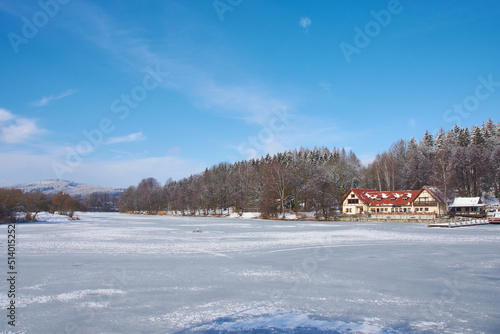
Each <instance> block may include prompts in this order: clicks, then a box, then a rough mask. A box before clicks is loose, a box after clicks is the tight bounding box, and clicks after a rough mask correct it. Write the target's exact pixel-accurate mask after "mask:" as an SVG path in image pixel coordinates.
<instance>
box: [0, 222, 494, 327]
mask: <svg viewBox="0 0 500 334" xmlns="http://www.w3.org/2000/svg"><path fill="white" fill-rule="evenodd" d="M79 216H80V218H81V220H80V221H73V222H69V221H65V222H61V223H58V222H52V223H36V224H20V225H17V229H16V245H17V254H16V260H17V272H18V275H17V279H16V292H17V293H16V304H17V310H16V312H17V313H16V315H17V319H16V322H17V325H16V327H15V328H14V327H11V326H9V325H8V324H7V320H8V318H6V316H5V315H6V314H7V311H6V305H7V302H8V299H7V296H6V293H4V291H5V292H6V291H7V290H8V288H7V282H6V279H7V278H8V277H7V271H8V269H7V263H6V262H7V260H6V258H7V249H6V246H5V245H6V241H7V226H6V225H2V226H0V228H1V230H2V235H3V237H2V240H1V245H2V259H3V260H2V265H1V267H2V268H3V270H2V272H1V273H0V275H1V277H0V278H1V280H0V281H1V282H2V283H1V289H2V293H1V300H0V301H1V304H2V309H3V315H2V317H1V319H3V320H1V321H2V322H1V324H0V330H3V332H2V333H9V331H10V332H12V333H26V334H31V333H51V334H52V333H54V334H60V333H92V334H95V333H322V332H328V333H500V312H499V309H500V256H499V254H500V226H499V225H483V226H475V227H462V228H453V229H439V228H427V227H426V226H425V225H424V224H409V223H354V222H352V223H351V222H336V223H318V222H290V221H285V222H282V221H263V220H244V219H229V218H227V219H226V218H190V217H165V216H130V215H122V214H111V213H82V214H80V215H79ZM196 229H200V230H201V232H199V233H197V232H193V231H194V230H196Z"/></svg>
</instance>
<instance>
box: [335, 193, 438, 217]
mask: <svg viewBox="0 0 500 334" xmlns="http://www.w3.org/2000/svg"><path fill="white" fill-rule="evenodd" d="M342 212H343V213H344V214H348V215H359V214H368V213H370V214H437V215H441V214H446V212H447V203H446V199H445V197H444V196H443V194H442V193H441V191H440V190H439V189H437V188H435V187H422V189H420V190H401V191H377V190H375V189H356V188H352V189H350V190H349V191H348V192H347V194H345V195H344V197H343V198H342Z"/></svg>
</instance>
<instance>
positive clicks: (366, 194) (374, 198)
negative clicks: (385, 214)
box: [342, 187, 446, 206]
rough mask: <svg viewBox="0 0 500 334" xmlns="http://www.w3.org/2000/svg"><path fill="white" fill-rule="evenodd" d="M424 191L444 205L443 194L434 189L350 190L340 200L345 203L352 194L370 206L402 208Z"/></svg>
mask: <svg viewBox="0 0 500 334" xmlns="http://www.w3.org/2000/svg"><path fill="white" fill-rule="evenodd" d="M424 190H427V191H428V192H429V194H430V195H431V196H432V197H433V198H434V200H436V201H438V202H441V203H446V198H445V196H444V195H443V193H442V192H441V191H440V190H439V189H438V188H436V187H422V189H420V190H400V191H377V190H375V189H356V188H351V189H350V190H349V191H348V192H347V194H345V195H344V197H343V198H342V202H344V201H345V199H346V198H347V196H348V195H349V194H351V192H352V193H354V194H355V195H356V197H357V198H359V200H360V201H361V202H363V203H365V204H368V205H370V206H382V205H384V206H387V205H392V206H403V205H410V203H411V202H413V201H414V200H415V199H416V198H417V197H418V196H419V195H420V194H421V193H422V192H423V191H424Z"/></svg>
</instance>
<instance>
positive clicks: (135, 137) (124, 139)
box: [106, 131, 146, 145]
mask: <svg viewBox="0 0 500 334" xmlns="http://www.w3.org/2000/svg"><path fill="white" fill-rule="evenodd" d="M144 139H146V137H145V136H144V135H143V134H142V131H141V132H136V133H131V134H129V135H127V136H121V137H111V138H109V139H108V140H107V141H106V144H107V145H111V144H118V143H132V142H136V141H141V140H144Z"/></svg>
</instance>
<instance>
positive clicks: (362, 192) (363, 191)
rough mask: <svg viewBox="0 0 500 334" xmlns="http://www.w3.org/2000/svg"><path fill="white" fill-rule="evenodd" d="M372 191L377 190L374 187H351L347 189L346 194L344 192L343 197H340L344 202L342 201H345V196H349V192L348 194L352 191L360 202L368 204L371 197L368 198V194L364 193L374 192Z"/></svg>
mask: <svg viewBox="0 0 500 334" xmlns="http://www.w3.org/2000/svg"><path fill="white" fill-rule="evenodd" d="M374 191H375V192H376V191H377V190H376V189H358V188H351V189H349V191H348V192H347V194H345V195H344V197H342V202H344V201H345V199H346V198H347V196H349V194H350V193H351V192H353V193H354V194H355V195H356V197H358V198H359V200H360V201H361V202H364V203H366V204H368V203H370V202H371V198H370V197H368V196H366V193H368V192H374Z"/></svg>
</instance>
